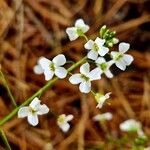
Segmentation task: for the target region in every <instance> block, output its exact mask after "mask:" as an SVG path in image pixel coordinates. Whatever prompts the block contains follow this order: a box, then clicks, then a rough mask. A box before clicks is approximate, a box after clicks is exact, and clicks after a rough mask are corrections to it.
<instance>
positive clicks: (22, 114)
mask: <svg viewBox="0 0 150 150" xmlns="http://www.w3.org/2000/svg"><path fill="white" fill-rule="evenodd" d="M28 113H29V107H22V108H20V109H19V111H18V118H24V117H27V116H28Z"/></svg>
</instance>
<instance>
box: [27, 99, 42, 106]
mask: <svg viewBox="0 0 150 150" xmlns="http://www.w3.org/2000/svg"><path fill="white" fill-rule="evenodd" d="M40 102H41V101H40V100H39V99H38V98H37V97H35V98H34V99H33V100H32V102H31V103H30V105H29V106H30V107H31V108H33V109H37V108H38V107H39V105H40Z"/></svg>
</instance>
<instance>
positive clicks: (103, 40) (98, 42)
mask: <svg viewBox="0 0 150 150" xmlns="http://www.w3.org/2000/svg"><path fill="white" fill-rule="evenodd" d="M95 43H96V44H97V45H98V46H100V47H101V46H102V45H104V43H105V39H101V38H99V37H97V38H96V40H95Z"/></svg>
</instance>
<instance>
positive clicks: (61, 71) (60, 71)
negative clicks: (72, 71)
mask: <svg viewBox="0 0 150 150" xmlns="http://www.w3.org/2000/svg"><path fill="white" fill-rule="evenodd" d="M55 75H56V76H57V77H58V78H60V79H63V78H65V77H66V76H67V70H66V69H65V68H64V67H57V68H56V69H55Z"/></svg>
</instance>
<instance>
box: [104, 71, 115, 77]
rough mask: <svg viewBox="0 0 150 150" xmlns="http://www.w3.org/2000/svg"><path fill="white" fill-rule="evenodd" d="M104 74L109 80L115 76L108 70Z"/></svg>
mask: <svg viewBox="0 0 150 150" xmlns="http://www.w3.org/2000/svg"><path fill="white" fill-rule="evenodd" d="M104 73H105V75H106V76H107V77H108V78H112V77H113V74H112V73H111V71H110V70H106V71H105V72H104Z"/></svg>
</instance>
